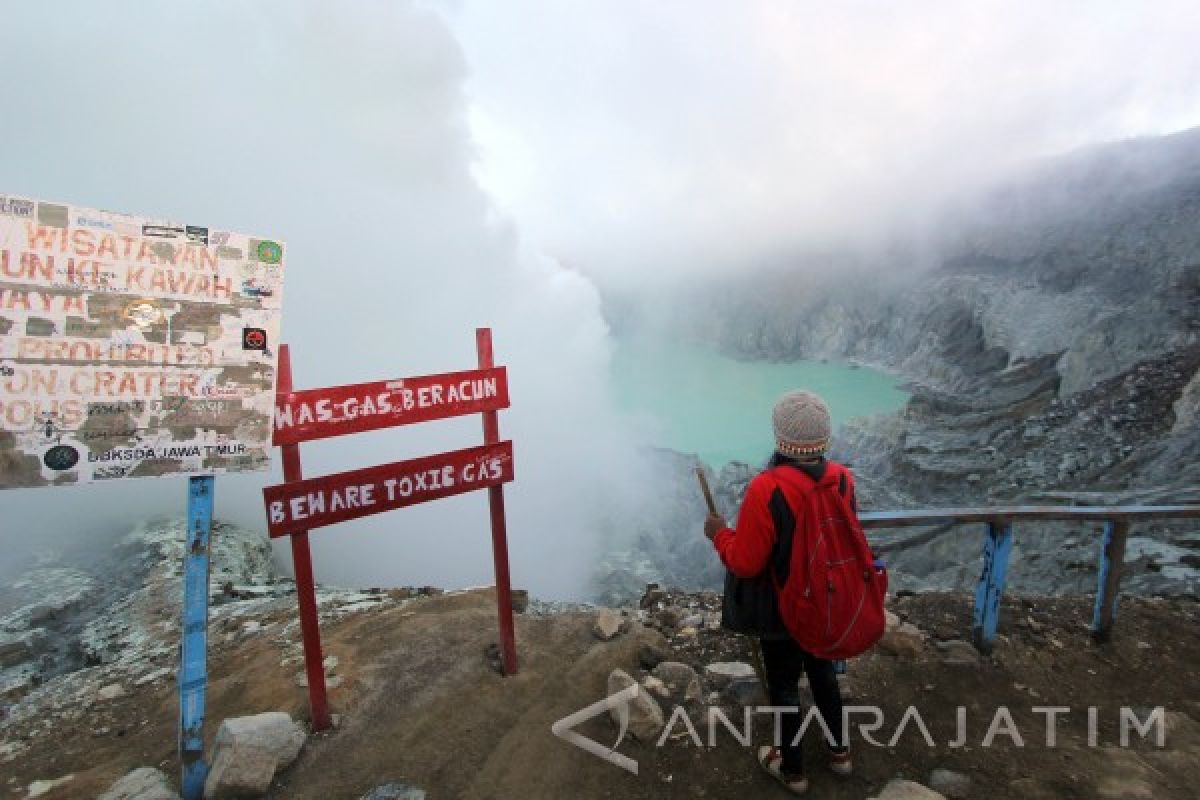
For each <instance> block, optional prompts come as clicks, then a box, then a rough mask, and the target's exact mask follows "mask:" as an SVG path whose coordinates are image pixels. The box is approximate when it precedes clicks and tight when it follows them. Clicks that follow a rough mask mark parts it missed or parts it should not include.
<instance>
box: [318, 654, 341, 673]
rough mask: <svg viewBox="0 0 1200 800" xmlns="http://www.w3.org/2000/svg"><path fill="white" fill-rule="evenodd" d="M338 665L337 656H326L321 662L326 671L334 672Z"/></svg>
mask: <svg viewBox="0 0 1200 800" xmlns="http://www.w3.org/2000/svg"><path fill="white" fill-rule="evenodd" d="M337 665H338V657H337V656H325V660H324V661H322V662H321V666H322V667H324V668H325V671H326V672H333V671H334V670H335V669H337Z"/></svg>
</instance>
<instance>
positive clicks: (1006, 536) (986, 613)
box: [971, 520, 1013, 655]
mask: <svg viewBox="0 0 1200 800" xmlns="http://www.w3.org/2000/svg"><path fill="white" fill-rule="evenodd" d="M1012 543H1013V535H1012V522H1009V521H1007V520H1005V521H994V522H989V523H988V528H987V542H986V543H985V544H984V547H983V574H982V575H980V577H979V586H978V587H977V588H976V589H975V614H974V617H973V619H972V623H971V638H972V640H973V641H974V643H975V647H976V648H977V649H978V650H979V652H981V653H983V654H985V655H986V654H988V653H990V652H992V645H993V644H994V643H995V641H996V625H997V623H998V622H999V621H1000V598H1001V597H1002V596H1003V595H1004V582H1005V580H1006V579H1007V577H1008V557H1009V555H1010V554H1011V553H1012Z"/></svg>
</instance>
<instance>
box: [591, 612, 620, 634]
mask: <svg viewBox="0 0 1200 800" xmlns="http://www.w3.org/2000/svg"><path fill="white" fill-rule="evenodd" d="M620 632H621V617H620V616H619V615H618V614H617V613H616V612H615V611H612V610H610V609H607V608H605V609H602V610H601V611H600V613H598V614H597V615H596V622H595V624H593V625H592V635H593V636H595V637H596V638H597V639H599V640H600V641H602V642H607V641H609V640H610V639H613V638H616V636H617V634H618V633H620Z"/></svg>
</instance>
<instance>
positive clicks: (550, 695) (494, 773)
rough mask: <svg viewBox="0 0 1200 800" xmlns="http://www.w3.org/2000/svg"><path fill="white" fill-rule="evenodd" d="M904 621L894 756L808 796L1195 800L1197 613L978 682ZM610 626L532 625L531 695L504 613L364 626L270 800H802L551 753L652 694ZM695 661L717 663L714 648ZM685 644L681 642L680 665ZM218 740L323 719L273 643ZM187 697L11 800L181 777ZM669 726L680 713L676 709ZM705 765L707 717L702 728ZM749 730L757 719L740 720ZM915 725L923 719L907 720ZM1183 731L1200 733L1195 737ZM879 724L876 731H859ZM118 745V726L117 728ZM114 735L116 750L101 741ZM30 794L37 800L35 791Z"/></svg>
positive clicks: (701, 773)
mask: <svg viewBox="0 0 1200 800" xmlns="http://www.w3.org/2000/svg"><path fill="white" fill-rule="evenodd" d="M892 608H893V610H894V611H896V612H897V613H898V614H899V615H900V616H901V617H902V618H905V619H907V620H908V621H910V622H913V623H914V624H916V625H918V626H919V627H920V628H921V629H922V630H924V631H926V632H927V633H928V634H929V636H928V641H927V642H926V644H925V645H924V646H923V648H922V649H921V651H920V652H919V653H914V654H910V655H904V656H894V655H887V654H884V653H882V652H878V651H876V652H873V653H871V654H869V655H867V656H865V657H863V658H860V659H856V660H855V661H854V662H852V663H851V666H850V676H849V683H850V690H851V692H852V694H853V696H854V699H853V700H852V701H850V702H853V703H856V704H864V705H865V704H877V705H879V706H880V707H881V708H882V711H883V713H884V720H885V722H884V725H883V726H882V728H881V729H879V730H878V731H877V732H876V733H875V737H876V738H877V739H878V740H880V741H881V745H882V746H879V747H875V746H872V745H870V744H868V743H866V742H865V741H863V740H862V738H861V736H859V735H858V733H857V732H856V731H854V732H852V742H853V745H852V746H853V747H854V754H855V768H856V771H855V775H854V776H853V777H852V778H850V779H848V780H843V779H838V778H836V777H834V776H833V775H832V774H830V773H828V772H827V771H825V770H824V769H823V768H822V765H821V763H820V758H819V757H818V755H817V754H818V753H819V744H818V743H817V742H816V731H815V730H814V731H810V732H809V738H808V740H807V741H808V742H809V745H808V749H807V752H808V753H810V754H813V755H812V757H811V758H810V760H809V763H810V764H811V766H810V774H811V777H812V783H813V787H812V789H811V791H810V796H815V797H824V798H839V799H841V798H865V797H869V796H872V795H874V794H876V793H877V792H878V791H879V789H880V788H881V787H882V786H883V784H885V783H886V782H887V781H888V780H890V779H892V778H894V777H906V778H910V779H913V780H917V781H920V782H926V781H927V779H928V777H929V773H930V771H931V770H933V769H935V768H939V767H941V768H946V769H951V770H955V771H958V772H962V773H965V774H967V775H969V776H970V777H971V779H972V789H971V792H970V797H979V798H984V797H989V798H992V797H998V798H1004V797H1019V798H1022V800H1036V798H1039V797H1061V798H1081V799H1082V798H1088V799H1089V800H1091V799H1092V798H1103V797H1152V798H1195V797H1197V796H1200V792H1198V791H1197V790H1196V788H1195V787H1194V781H1195V780H1196V778H1195V777H1194V776H1195V775H1196V774H1197V773H1198V772H1200V724H1197V723H1196V722H1194V721H1193V720H1200V691H1198V690H1200V638H1198V637H1197V636H1196V632H1197V627H1196V626H1197V622H1200V605H1198V604H1196V603H1195V602H1192V601H1157V600H1134V599H1130V598H1125V599H1124V600H1123V601H1122V606H1121V613H1120V618H1119V621H1118V624H1117V628H1116V636H1115V638H1114V640H1113V641H1112V642H1110V643H1108V644H1106V645H1095V644H1093V643H1091V641H1090V639H1089V637H1088V635H1087V630H1086V624H1087V620H1088V619H1090V613H1091V609H1090V604H1089V603H1088V602H1087V601H1086V599H1084V598H1079V599H1015V598H1012V599H1009V600H1008V601H1007V602H1006V604H1005V607H1004V609H1003V611H1002V622H1001V628H1000V632H1001V638H1000V640H999V641H998V644H997V647H996V650H995V652H994V654H993V656H992V657H991V658H988V659H982V660H980V661H978V662H977V663H975V664H968V665H955V664H947V663H943V657H942V654H941V653H940V651H939V649H938V648H937V647H936V640H937V639H939V638H945V639H949V638H961V637H965V635H966V633H967V631H968V630H969V626H970V608H971V602H970V598H968V597H966V596H963V595H942V594H930V595H920V596H912V597H902V598H898V599H897V600H895V601H894V602H893V604H892ZM593 620H594V616H593V615H592V614H590V613H567V614H560V615H555V616H545V617H537V616H526V615H518V617H517V632H518V650H519V654H520V659H521V669H520V672H519V674H518V675H516V676H512V677H502V676H500V675H498V674H496V673H495V672H494V671H492V670H491V669H490V667H489V666H488V664H487V660H486V658H485V656H484V651H485V648H486V647H487V645H488V644H489V643H491V642H494V641H495V608H494V604H493V602H492V599H491V595H490V593H489V592H486V591H479V592H471V593H465V594H450V595H442V596H435V597H430V598H422V599H420V600H418V601H414V602H412V603H410V604H408V605H406V606H402V607H393V608H390V609H384V610H380V611H376V612H368V613H363V614H358V615H354V616H352V617H349V618H347V619H345V620H342V621H340V622H338V623H335V624H333V625H329V626H327V627H326V629H325V631H324V634H325V644H326V652H327V653H329V654H333V655H336V656H337V657H338V659H339V665H338V667H337V672H338V673H339V674H341V675H342V676H344V678H343V680H344V683H343V684H342V686H340V687H339V688H337V689H336V690H334V691H333V693H332V694H331V699H332V703H333V705H334V711H335V713H337V714H339V715H340V726H339V727H338V729H337V730H335V731H333V732H332V733H329V734H324V735H319V736H315V737H312V738H310V740H309V743H308V744H307V745H306V746H305V749H304V751H303V752H302V754H301V756H300V758H299V760H298V761H297V762H296V763H295V764H294V765H293V766H292V767H291V768H290V769H289V770H287V771H286V772H284V773H283V774H282V775H281V776H279V777H278V778H277V780H276V784H275V786H274V787H273V790H272V793H271V797H276V798H297V799H298V800H300V799H304V798H314V799H315V798H321V800H340V799H341V798H346V799H347V800H354V798H358V797H360V796H361V795H362V794H363V793H364V792H366V791H367V790H368V789H370V788H371V787H373V786H377V785H379V784H382V783H386V782H389V781H397V782H405V783H410V784H413V785H416V786H420V787H422V788H424V789H425V790H426V791H427V792H428V796H429V797H430V798H431V800H438V799H439V798H479V799H482V798H497V799H499V798H506V799H507V798H568V797H570V798H609V797H612V798H623V799H626V800H641V798H684V797H705V798H744V797H746V796H748V795H749V794H753V795H754V796H761V797H784V796H787V795H786V793H784V792H783V791H782V789H780V788H779V787H777V786H775V785H774V784H773V783H772V782H771V781H770V779H769V778H767V777H766V776H765V775H763V774H761V773H760V772H759V771H758V768H757V767H756V765H755V764H754V762H753V760H752V756H751V752H750V750H749V749H747V748H745V747H743V746H741V745H740V744H739V743H738V742H737V741H736V740H735V739H734V738H733V736H732V735H730V734H727V733H726V732H724V730H723V729H718V731H717V736H716V739H715V744H716V746H715V747H712V748H709V747H707V746H704V747H699V748H698V747H696V746H695V744H693V743H692V742H691V741H690V739H689V737H688V736H687V735H686V731H685V729H684V727H683V726H682V725H677V726H676V727H675V728H674V729H673V730H672V733H673V734H675V735H674V736H669V737H668V738H667V741H666V742H665V743H664V744H663V746H661V747H657V746H654V744H653V743H651V744H642V743H638V742H636V741H633V740H630V739H627V740H626V741H625V742H623V743H622V744H621V746H620V748H619V750H620V752H622V753H624V754H625V755H628V756H629V757H631V758H633V759H635V760H636V761H637V762H638V763H639V774H638V775H636V776H635V775H632V774H629V773H627V772H624V771H623V770H621V769H619V768H617V767H615V766H613V765H612V764H609V763H607V762H605V761H602V760H601V759H599V758H597V757H595V756H593V755H591V754H589V753H587V752H584V751H583V750H580V749H577V748H576V747H574V746H572V745H570V744H569V743H567V742H565V741H563V740H562V739H559V738H557V737H555V736H554V735H553V734H552V733H551V730H550V728H551V725H552V724H553V722H554V721H555V720H557V719H559V718H561V717H563V716H566V715H568V714H570V713H572V712H574V711H576V710H578V709H581V708H583V707H585V706H587V705H590V704H591V703H593V702H595V701H597V700H599V699H601V698H603V697H604V696H605V695H606V694H607V677H608V675H609V673H610V671H611V670H612V669H613V668H615V667H620V668H623V669H625V670H626V671H628V672H630V674H633V675H634V676H635V677H636V676H639V675H641V674H643V673H640V672H639V671H638V661H637V656H636V651H637V647H638V645H639V644H640V643H643V642H651V641H657V642H659V643H662V642H663V641H664V640H663V638H662V635H661V634H660V633H659V632H657V631H655V630H652V629H650V628H648V627H643V626H641V625H638V624H635V625H633V626H632V628H631V630H630V631H629V632H627V633H624V634H622V635H620V636H618V637H617V638H616V639H614V640H612V641H610V642H600V641H598V640H597V639H596V638H595V637H594V636H593V635H592V633H591V626H592V623H593ZM697 640H708V641H707V643H705V642H701V644H703V647H698V646H697ZM681 641H684V640H683V639H681V638H680V637H673V638H672V639H671V642H672V643H679V642H681ZM687 641H689V642H690V646H688V647H680V648H678V650H677V656H676V657H678V658H679V659H680V660H684V661H688V660H689V659H691V660H692V663H693V666H695V667H697V668H698V669H700V670H702V669H703V667H704V665H705V663H706V662H705V661H704V660H702V659H697V658H696V653H698V652H703V651H712V650H717V651H720V652H723V653H727V654H730V653H731V654H733V655H742V656H743V657H744V658H746V659H747V660H749V658H750V650H749V648H748V646H747V644H748V643H747V642H746V641H745V640H742V639H740V638H738V637H732V636H730V635H728V634H726V633H724V632H722V631H710V630H701V631H699V633H698V634H696V636H695V638H694V639H691V638H689V639H688V640H687ZM211 667H212V674H213V681H212V684H211V690H210V694H209V720H210V723H209V725H208V733H209V736H210V737H211V736H212V735H213V734H214V733H215V730H216V727H217V725H216V722H217V721H219V720H220V719H222V718H224V717H227V716H237V715H242V714H250V713H257V712H260V711H269V710H279V709H282V710H287V711H290V712H291V713H293V715H294V716H296V717H298V718H303V717H305V716H306V714H307V708H306V706H307V697H306V693H305V690H304V689H302V688H300V687H299V686H298V685H296V683H295V681H294V680H293V676H294V673H295V671H296V668H295V667H294V666H288V667H286V668H283V667H281V666H280V647H279V645H278V644H276V643H273V642H271V641H269V640H256V641H253V642H252V643H250V644H247V645H244V646H237V647H233V648H227V649H221V650H218V651H217V652H216V653H214V656H213V659H212V665H211ZM175 703H176V699H175V694H174V691H173V690H166V689H160V690H158V691H156V692H153V693H142V694H140V695H137V696H136V697H134V696H131V697H127V698H122V699H120V700H118V701H116V702H115V703H113V704H110V705H107V706H103V707H101V706H97V708H96V709H95V711H94V713H95V717H96V718H95V720H93V723H94V724H83V725H79V726H76V727H73V728H71V729H67V730H62V731H60V732H59V736H58V737H57V739H56V740H54V741H49V740H45V741H39V742H36V743H34V746H33V748H32V749H31V750H30V751H28V753H27V754H26V755H25V756H23V757H22V758H20V759H19V760H18V761H17V762H15V763H11V764H6V765H4V766H3V767H0V787H3V789H2V790H0V791H2V792H3V796H8V797H14V798H15V797H24V796H26V795H25V793H24V789H23V787H25V786H27V785H28V784H29V783H30V782H31V781H33V780H36V779H47V778H54V777H57V776H59V775H63V774H66V773H74V774H75V778H74V779H73V780H72V781H70V782H69V783H68V784H66V785H64V786H62V787H61V788H59V789H57V790H54V791H52V792H49V793H47V794H44V795H42V797H44V798H48V799H49V800H56V799H57V798H91V797H95V796H96V795H97V794H99V793H100V792H102V791H103V790H104V788H106V787H107V786H108V785H109V784H110V783H111V782H112V781H113V780H115V779H116V778H118V777H120V776H121V775H122V774H124V773H125V772H127V771H128V770H130V769H132V768H134V767H138V766H147V765H149V766H160V767H161V768H163V769H164V770H165V771H167V772H168V774H170V775H174V774H175V772H176V760H175V738H176V731H175V724H176V722H175V720H176V708H175ZM910 706H912V707H914V708H916V709H917V712H916V713H918V714H919V715H920V717H921V720H922V721H923V722H924V723H925V725H926V727H927V728H928V729H929V731H930V734H931V736H932V738H933V739H934V746H932V747H930V746H929V745H928V744H927V743H926V741H925V739H924V738H923V737H922V735H921V733H920V731H919V730H918V729H917V727H916V726H915V724H909V725H908V726H907V727H906V728H905V730H904V731H903V733H902V735H900V736H899V737H898V740H897V741H896V742H895V744H894V745H893V746H888V744H889V742H888V740H889V739H891V737H892V735H893V734H894V733H895V731H896V729H897V727H898V726H899V725H900V723H901V720H902V718H903V717H904V715H905V710H906V709H908V708H909V707H910ZM959 706H962V707H964V708H966V715H967V722H966V734H967V741H966V744H965V746H961V747H953V746H951V744H950V743H951V742H952V741H953V740H954V739H955V735H956V709H957V707H959ZM998 706H1007V707H1008V708H1009V709H1010V710H1011V712H1012V715H1013V718H1014V722H1015V724H1016V726H1017V730H1018V732H1019V733H1020V735H1021V736H1022V737H1023V739H1024V742H1023V744H1024V746H1023V747H1018V746H1017V745H1016V744H1015V743H1014V742H1013V741H1012V739H1011V737H1007V736H1005V735H1002V734H1001V735H998V736H996V738H995V741H994V743H993V746H992V747H991V748H984V747H983V746H982V740H983V739H984V736H985V734H986V732H987V729H988V727H989V725H990V724H991V723H992V721H993V717H994V714H995V711H996V709H997V707H998ZM1044 706H1059V707H1067V708H1070V709H1071V711H1070V713H1068V714H1063V715H1061V716H1060V717H1059V718H1058V720H1059V722H1058V726H1057V746H1055V747H1047V746H1046V717H1045V715H1044V714H1035V713H1033V712H1032V709H1033V708H1034V707H1044ZM1089 706H1095V707H1097V709H1098V712H1097V719H1098V741H1097V743H1096V746H1094V747H1093V746H1089V744H1088V740H1087V739H1088V734H1087V717H1088V712H1087V709H1088V707H1089ZM1122 706H1129V707H1133V708H1135V709H1137V710H1138V713H1139V714H1140V715H1141V717H1142V718H1144V717H1145V715H1146V714H1147V713H1148V712H1149V709H1151V708H1153V707H1156V706H1162V707H1164V708H1165V709H1166V710H1167V711H1168V712H1172V713H1170V714H1169V715H1168V723H1169V724H1168V725H1167V726H1166V730H1167V733H1166V746H1165V747H1164V748H1162V749H1159V748H1157V747H1156V746H1154V744H1153V743H1152V742H1140V741H1139V740H1138V737H1137V736H1136V734H1135V735H1134V737H1133V738H1134V746H1132V747H1130V748H1119V747H1116V746H1115V745H1116V744H1117V742H1118V740H1119V730H1120V726H1119V721H1120V708H1121V707H1122ZM664 711H667V713H668V714H669V713H670V707H669V706H668V705H664ZM691 711H692V718H693V719H694V720H695V721H696V729H697V732H698V734H699V735H700V737H701V738H702V740H704V741H705V745H707V739H708V730H707V724H706V721H705V716H704V714H703V707H699V708H692V709H691ZM727 713H728V714H729V716H730V718H731V719H734V720H738V719H740V711H735V710H733V709H727ZM910 713H911V712H910ZM1183 715H1186V716H1183ZM858 719H862V720H863V721H864V722H866V721H869V718H867V717H865V716H863V717H854V718H852V723H853V722H855V721H856V720H858ZM755 720H756V724H755V734H756V738H757V739H758V740H759V741H765V740H766V738H767V737H769V736H770V727H771V717H770V715H769V714H756V715H755ZM102 722H103V723H105V724H104V725H103V726H102V725H101V723H102ZM100 727H109V728H110V730H109V732H108V733H107V734H105V735H103V736H98V735H96V730H97V729H98V728H100ZM579 730H580V732H582V733H583V734H584V735H587V736H589V737H591V738H593V739H596V740H598V741H601V742H606V743H611V742H612V741H613V740H614V739H615V738H616V733H617V731H616V727H615V725H614V724H613V723H612V722H611V721H610V720H608V719H607V718H606V717H602V718H597V719H593V720H591V721H589V722H587V723H585V724H583V725H582V726H581V727H580V728H579ZM18 787H21V788H18Z"/></svg>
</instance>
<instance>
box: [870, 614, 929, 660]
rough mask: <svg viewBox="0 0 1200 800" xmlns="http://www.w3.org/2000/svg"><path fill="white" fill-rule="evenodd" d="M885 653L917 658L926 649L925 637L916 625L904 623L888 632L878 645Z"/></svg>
mask: <svg viewBox="0 0 1200 800" xmlns="http://www.w3.org/2000/svg"><path fill="white" fill-rule="evenodd" d="M876 646H877V647H878V648H879V649H880V650H882V651H883V652H885V653H890V654H891V655H894V656H900V657H903V658H915V657H916V656H918V655H920V654H921V651H922V650H924V649H925V635H924V634H923V633H921V629H920V628H918V627H917V626H916V625H913V624H911V623H908V622H902V623H900V624H899V625H897V626H895V627H894V628H893V629H892V630H890V631H886V632H885V633H884V634H883V638H882V639H880V640H879V644H878V645H876Z"/></svg>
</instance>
